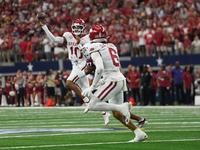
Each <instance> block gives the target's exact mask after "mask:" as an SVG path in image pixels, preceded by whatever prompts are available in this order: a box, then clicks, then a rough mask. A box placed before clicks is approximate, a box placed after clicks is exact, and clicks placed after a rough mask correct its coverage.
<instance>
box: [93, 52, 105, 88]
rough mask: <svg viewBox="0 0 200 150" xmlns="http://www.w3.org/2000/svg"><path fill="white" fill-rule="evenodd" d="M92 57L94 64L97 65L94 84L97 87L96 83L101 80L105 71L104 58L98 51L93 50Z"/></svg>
mask: <svg viewBox="0 0 200 150" xmlns="http://www.w3.org/2000/svg"><path fill="white" fill-rule="evenodd" d="M91 58H92V60H93V61H94V64H95V66H96V70H95V76H94V80H93V83H92V86H94V87H96V85H97V83H98V82H99V80H100V78H101V75H102V73H103V69H104V66H103V60H102V58H101V56H100V55H99V53H98V52H93V53H92V54H91Z"/></svg>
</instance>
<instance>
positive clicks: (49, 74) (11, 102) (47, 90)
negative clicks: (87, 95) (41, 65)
mask: <svg viewBox="0 0 200 150" xmlns="http://www.w3.org/2000/svg"><path fill="white" fill-rule="evenodd" d="M68 76H69V73H67V72H66V70H65V69H64V70H62V71H55V72H53V70H51V69H50V70H46V72H45V74H42V72H38V74H37V75H36V76H34V75H32V73H31V71H28V72H27V71H23V72H21V70H18V71H17V73H16V74H15V75H13V76H7V77H6V81H5V84H4V85H2V81H1V80H0V101H1V102H0V105H2V106H18V107H20V106H44V104H46V103H47V101H48V99H51V100H52V103H53V105H55V106H73V105H77V103H76V102H77V101H76V98H75V96H76V95H75V94H74V92H73V91H71V90H70V89H69V88H68V87H67V86H66V80H67V78H68ZM3 100H4V101H3ZM80 104H82V103H80Z"/></svg>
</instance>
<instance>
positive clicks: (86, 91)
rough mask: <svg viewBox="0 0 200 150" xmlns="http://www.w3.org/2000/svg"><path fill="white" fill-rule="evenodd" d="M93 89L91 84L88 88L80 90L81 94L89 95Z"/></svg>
mask: <svg viewBox="0 0 200 150" xmlns="http://www.w3.org/2000/svg"><path fill="white" fill-rule="evenodd" d="M94 89H95V87H94V86H93V85H91V86H90V87H89V88H87V89H85V90H83V91H82V93H81V95H83V96H87V97H90V95H91V93H92V91H93V90H94Z"/></svg>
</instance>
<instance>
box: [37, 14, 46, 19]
mask: <svg viewBox="0 0 200 150" xmlns="http://www.w3.org/2000/svg"><path fill="white" fill-rule="evenodd" d="M36 18H37V20H38V21H43V20H45V18H46V14H45V13H44V12H40V13H39V14H37V16H36Z"/></svg>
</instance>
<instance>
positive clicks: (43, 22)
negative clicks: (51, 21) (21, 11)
mask: <svg viewBox="0 0 200 150" xmlns="http://www.w3.org/2000/svg"><path fill="white" fill-rule="evenodd" d="M38 22H39V24H40V25H41V26H44V25H46V22H47V21H46V19H44V20H42V21H38Z"/></svg>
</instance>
